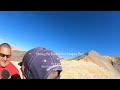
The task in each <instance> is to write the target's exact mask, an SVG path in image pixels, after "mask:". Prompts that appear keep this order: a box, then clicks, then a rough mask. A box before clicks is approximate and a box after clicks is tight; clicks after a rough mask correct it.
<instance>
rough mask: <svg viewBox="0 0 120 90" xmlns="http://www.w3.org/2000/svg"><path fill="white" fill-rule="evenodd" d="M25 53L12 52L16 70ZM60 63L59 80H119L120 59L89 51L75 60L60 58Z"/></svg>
mask: <svg viewBox="0 0 120 90" xmlns="http://www.w3.org/2000/svg"><path fill="white" fill-rule="evenodd" d="M25 53H26V52H25V51H19V50H13V52H12V55H13V56H12V59H11V60H12V62H13V63H14V64H15V65H16V67H17V68H18V69H19V68H20V67H19V66H18V65H17V64H18V62H20V61H21V60H22V58H23V56H24V54H25ZM61 63H62V67H63V71H62V72H61V79H120V57H115V56H114V57H113V56H103V55H100V54H99V53H98V52H96V51H94V50H91V51H88V52H87V53H85V54H83V55H81V56H78V57H75V58H70V59H69V58H67V59H65V58H62V59H61ZM19 71H20V69H19ZM20 73H21V71H20Z"/></svg>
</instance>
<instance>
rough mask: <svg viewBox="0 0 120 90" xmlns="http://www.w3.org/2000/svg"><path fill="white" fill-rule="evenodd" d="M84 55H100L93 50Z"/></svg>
mask: <svg viewBox="0 0 120 90" xmlns="http://www.w3.org/2000/svg"><path fill="white" fill-rule="evenodd" d="M85 55H88V56H98V55H100V54H99V53H98V52H96V51H95V50H90V51H88V52H87V53H85Z"/></svg>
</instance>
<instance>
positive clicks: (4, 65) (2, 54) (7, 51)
mask: <svg viewBox="0 0 120 90" xmlns="http://www.w3.org/2000/svg"><path fill="white" fill-rule="evenodd" d="M11 52H12V49H11V46H10V45H9V44H8V43H2V44H1V45H0V79H2V72H3V71H8V73H9V74H10V77H11V79H21V78H20V74H19V71H18V69H17V68H16V67H15V66H14V65H13V64H12V62H11V61H10V59H11ZM5 75H6V74H4V76H5Z"/></svg>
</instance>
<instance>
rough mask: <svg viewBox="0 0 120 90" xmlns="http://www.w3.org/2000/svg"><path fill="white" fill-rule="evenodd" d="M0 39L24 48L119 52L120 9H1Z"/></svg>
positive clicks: (117, 54) (119, 53) (61, 51)
mask: <svg viewBox="0 0 120 90" xmlns="http://www.w3.org/2000/svg"><path fill="white" fill-rule="evenodd" d="M0 41H1V42H2V41H5V42H8V43H10V44H11V45H12V46H15V47H17V48H21V49H23V50H30V49H32V48H34V47H46V48H48V49H51V50H53V51H54V52H56V53H78V52H80V53H85V52H87V51H89V50H95V51H97V52H99V53H100V54H102V55H112V56H120V11H1V12H0ZM64 57H70V56H64Z"/></svg>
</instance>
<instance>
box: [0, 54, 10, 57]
mask: <svg viewBox="0 0 120 90" xmlns="http://www.w3.org/2000/svg"><path fill="white" fill-rule="evenodd" d="M0 56H1V57H5V56H6V57H7V58H10V57H11V55H5V54H3V53H0Z"/></svg>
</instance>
